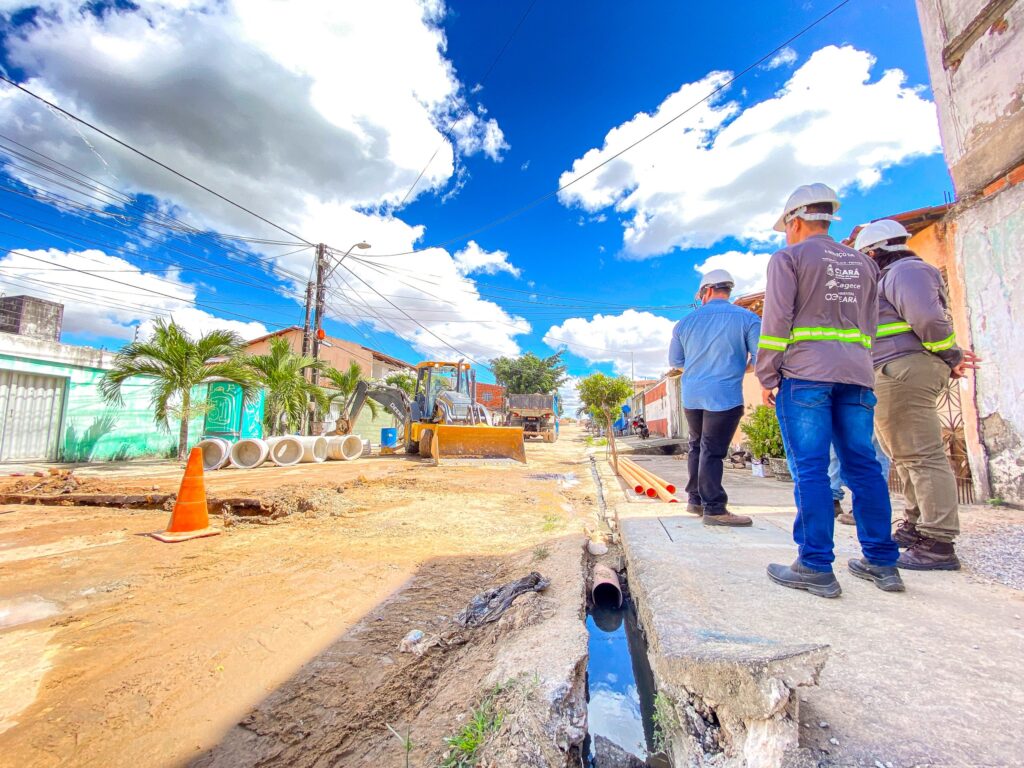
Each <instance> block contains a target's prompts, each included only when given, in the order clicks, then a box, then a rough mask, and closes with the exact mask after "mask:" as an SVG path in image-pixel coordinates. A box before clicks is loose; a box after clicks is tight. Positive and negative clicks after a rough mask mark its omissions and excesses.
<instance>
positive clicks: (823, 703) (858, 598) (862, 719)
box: [618, 457, 1024, 768]
mask: <svg viewBox="0 0 1024 768" xmlns="http://www.w3.org/2000/svg"><path fill="white" fill-rule="evenodd" d="M642 463H643V465H644V466H646V467H648V468H650V469H651V470H652V471H654V472H656V473H657V474H660V475H661V476H662V477H664V478H666V479H667V480H670V481H674V482H676V484H677V485H679V486H680V487H681V486H682V485H684V484H685V479H686V478H685V474H686V465H685V462H684V461H679V460H676V459H673V458H670V457H666V458H657V459H655V458H647V459H645V460H643V461H642ZM726 488H727V490H728V492H729V495H730V506H731V507H732V508H733V509H734V510H735V511H737V512H739V513H743V514H749V515H752V516H753V517H754V527H753V528H751V529H732V530H730V529H716V528H707V527H705V526H704V525H703V524H702V523H701V520H700V518H698V517H696V516H694V515H689V514H687V513H686V512H684V511H682V509H681V505H671V506H670V505H665V504H655V503H649V504H645V503H640V504H634V503H622V502H623V501H624V497H621V496H620V497H619V501H620V503H619V505H618V511H619V517H620V521H621V523H620V524H621V533H622V538H623V544H624V549H625V551H626V557H627V568H628V575H629V579H630V586H631V589H632V591H633V593H634V595H636V597H637V601H638V602H641V603H645V605H642V606H641V607H640V608H641V615H642V617H643V618H644V624H645V630H646V631H647V633H648V636H649V641H650V646H651V653H652V656H654V657H655V658H652V663H653V664H652V665H653V666H654V667H655V670H656V673H657V671H658V670H659V669H660V670H661V671H662V673H663V675H671V674H672V672H671V669H672V665H671V664H666V663H665V659H661V660H660V664H659V659H658V658H657V656H658V654H659V653H664V651H663V646H664V644H665V643H667V642H669V640H670V638H668V637H666V635H669V634H672V633H689V634H690V635H691V636H703V637H710V638H714V639H715V641H716V643H718V644H721V642H722V641H723V639H724V640H725V641H726V642H728V641H730V640H735V641H736V642H737V643H741V644H744V645H745V646H747V647H750V644H751V642H754V643H761V644H764V645H765V647H776V648H779V647H781V648H794V647H797V648H798V647H804V648H807V647H811V646H828V647H829V648H830V651H829V652H828V660H827V662H826V663H825V665H824V670H823V671H822V673H821V675H820V678H819V681H818V683H819V684H818V686H817V687H802V686H805V685H806V682H803V683H801V682H799V681H797V682H796V683H795V684H794V685H791V686H790V688H791V689H795V691H796V695H797V696H799V699H800V706H799V721H800V724H801V725H800V728H799V733H800V747H801V750H800V753H799V754H798V755H794V754H791V755H790V757H789V758H788V759H789V760H794V759H795V760H796V762H797V763H798V764H801V765H827V766H867V767H869V768H874V767H875V766H879V765H881V766H886V767H888V766H893V767H894V768H908V767H909V766H971V767H972V768H973V767H975V766H1020V765H1024V747H1022V746H1021V741H1020V734H1021V733H1024V620H1022V614H1024V592H1020V591H1017V590H1014V589H1010V588H1008V587H1005V586H1002V585H999V584H992V583H985V582H982V581H981V580H979V579H976V578H973V577H972V575H971V573H970V571H969V570H965V571H961V572H952V573H949V572H947V573H915V572H904V580H905V581H906V584H907V591H906V592H905V593H903V594H887V593H883V592H881V591H880V590H878V589H876V588H875V587H874V586H873V585H872V584H871V583H870V582H866V581H862V580H860V579H857V578H855V577H853V576H852V575H851V574H849V573H848V571H847V570H846V561H847V559H849V558H851V557H856V556H859V554H860V553H859V550H858V548H857V544H856V539H855V537H854V533H853V529H852V528H850V527H846V526H837V534H836V573H837V576H838V578H839V580H840V582H841V583H842V586H843V595H842V597H841V598H839V599H838V600H824V599H821V598H817V597H813V596H811V595H809V594H807V593H804V592H797V591H794V590H789V589H784V588H782V587H778V586H776V585H774V584H772V583H771V582H769V581H768V578H767V576H766V575H765V566H766V565H767V564H768V563H770V562H783V563H788V562H791V561H792V560H793V559H794V558H795V556H796V550H795V546H794V545H793V543H792V539H791V535H790V526H791V525H792V520H793V515H794V513H795V508H794V506H793V496H792V489H793V486H792V484H789V483H781V482H778V481H776V480H772V479H767V480H765V479H759V478H754V477H751V476H750V475H749V474H748V473H745V472H742V471H728V470H727V471H726ZM695 633H696V634H695ZM690 650H691V652H692V648H691V649H690ZM669 652H671V651H669ZM673 682H674V683H676V684H677V687H678V684H679V683H680V682H681V681H680V680H676V681H672V680H659V687H661V686H662V685H665V686H666V687H667V688H668V689H671V688H672V686H673ZM787 684H788V683H787ZM798 686H799V687H798ZM686 690H688V691H691V692H692V690H693V688H692V687H687V689H686ZM678 709H679V707H678V706H677V710H678ZM823 723H826V724H827V725H822V724H823ZM732 749H733V751H734V753H735V752H736V750H737V747H735V746H733V748H732ZM748 752H749V745H748ZM723 757H725V756H724V755H718V756H717V757H716V756H714V755H705V756H699V757H698V762H696V763H695V764H697V765H702V764H707V765H712V764H713V765H716V766H717V765H721V764H723V763H722V762H720V761H721V760H722V758H723ZM748 757H749V755H748ZM677 760H678V755H677ZM679 764H682V763H679ZM726 764H729V765H744V764H745V763H744V762H743V758H741V757H740V755H738V754H734V756H733V758H732V760H730V761H728V762H727V763H726Z"/></svg>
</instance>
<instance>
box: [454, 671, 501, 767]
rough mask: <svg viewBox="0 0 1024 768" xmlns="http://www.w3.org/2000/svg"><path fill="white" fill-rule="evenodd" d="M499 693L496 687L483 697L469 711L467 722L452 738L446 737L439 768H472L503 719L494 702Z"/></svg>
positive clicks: (499, 688)
mask: <svg viewBox="0 0 1024 768" xmlns="http://www.w3.org/2000/svg"><path fill="white" fill-rule="evenodd" d="M500 692H501V686H498V687H497V688H495V689H494V691H492V692H491V693H490V694H488V695H487V696H485V697H484V699H483V701H481V702H480V705H479V706H477V707H474V708H473V709H472V710H470V716H469V722H467V723H466V724H465V725H464V726H462V728H461V729H460V730H459V731H458V733H456V734H455V735H454V736H446V737H445V740H444V743H445V746H446V747H448V751H447V752H445V756H444V759H443V760H442V762H441V768H473V766H475V765H476V763H477V755H478V754H479V752H480V750H481V749H482V748H483V746H484V744H485V743H486V742H487V739H488V737H489V736H491V734H494V733H497V732H498V729H500V728H501V724H502V722H503V721H504V719H505V713H504V712H502V711H501V710H499V709H498V705H497V703H496V701H495V699H496V697H497V695H498V694H499V693H500Z"/></svg>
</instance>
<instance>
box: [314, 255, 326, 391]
mask: <svg viewBox="0 0 1024 768" xmlns="http://www.w3.org/2000/svg"><path fill="white" fill-rule="evenodd" d="M326 280H327V246H326V245H324V244H323V243H319V244H318V245H317V247H316V305H315V307H314V309H313V359H314V360H319V359H320V335H321V334H322V333H323V326H324V303H325V301H326V298H327V296H326V293H327V287H326V285H325V282H326ZM319 380H320V376H319V374H318V373H317V372H316V371H315V370H314V371H313V383H314V384H316V383H317V382H319Z"/></svg>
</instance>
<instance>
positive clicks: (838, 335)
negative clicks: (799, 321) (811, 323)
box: [790, 328, 871, 349]
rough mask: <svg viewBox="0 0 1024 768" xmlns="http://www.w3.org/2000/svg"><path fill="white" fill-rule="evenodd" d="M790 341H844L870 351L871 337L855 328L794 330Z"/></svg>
mask: <svg viewBox="0 0 1024 768" xmlns="http://www.w3.org/2000/svg"><path fill="white" fill-rule="evenodd" d="M790 339H791V341H794V342H796V341H845V342H848V343H851V344H861V345H863V346H864V348H865V349H871V337H870V336H868V335H867V334H866V333H861V332H860V330H859V329H857V328H794V329H793V335H792V336H791V337H790Z"/></svg>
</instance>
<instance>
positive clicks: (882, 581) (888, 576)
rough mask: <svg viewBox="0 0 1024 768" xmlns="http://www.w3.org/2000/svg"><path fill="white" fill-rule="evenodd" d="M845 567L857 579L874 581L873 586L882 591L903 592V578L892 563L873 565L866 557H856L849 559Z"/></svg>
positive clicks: (904, 589)
mask: <svg viewBox="0 0 1024 768" xmlns="http://www.w3.org/2000/svg"><path fill="white" fill-rule="evenodd" d="M846 567H847V568H849V569H850V573H852V574H853V575H854V576H856V577H857V578H859V579H866V580H867V581H873V582H875V586H876V587H878V588H879V589H880V590H882V591H883V592H905V591H906V589H907V588H906V587H905V586H904V585H903V579H902V578H901V577H900V572H899V571H898V570H897V568H896V566H894V565H875V564H874V563H869V562H868V561H867V558H863V557H858V558H854V559H853V560H850V561H849V562H848V563H847V564H846Z"/></svg>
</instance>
